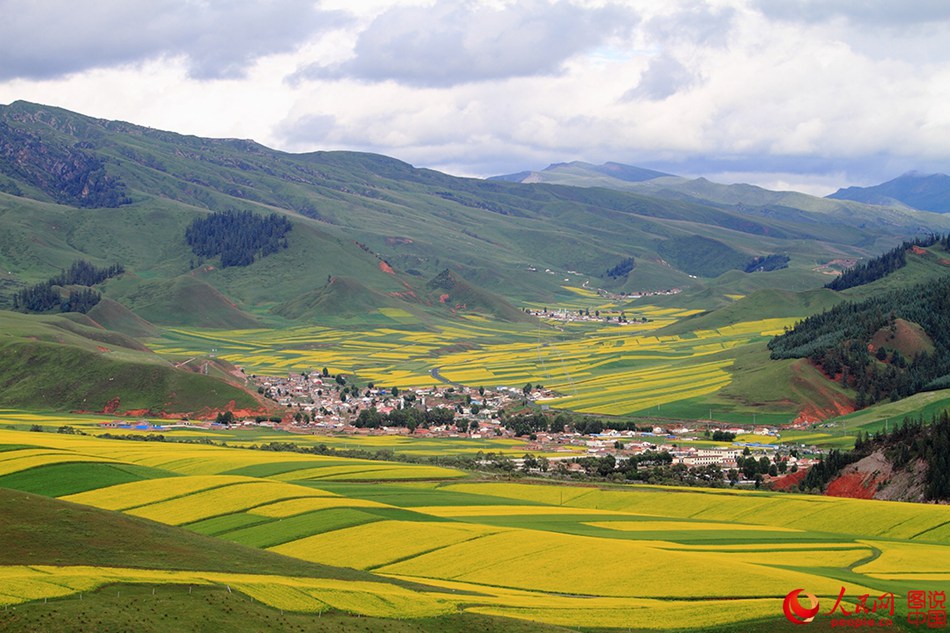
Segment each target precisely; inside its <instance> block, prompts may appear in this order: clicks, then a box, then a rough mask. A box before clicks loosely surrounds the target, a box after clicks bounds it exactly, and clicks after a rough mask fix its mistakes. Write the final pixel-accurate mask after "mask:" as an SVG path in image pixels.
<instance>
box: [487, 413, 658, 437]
mask: <svg viewBox="0 0 950 633" xmlns="http://www.w3.org/2000/svg"><path fill="white" fill-rule="evenodd" d="M501 424H502V426H504V427H505V428H506V429H508V430H509V431H512V432H513V433H514V434H515V435H516V436H519V437H520V436H523V435H532V434H534V433H562V432H564V430H565V429H567V428H571V429H573V430H574V432H575V433H580V434H581V435H597V434H598V433H603V432H604V431H605V430H608V429H610V430H615V431H646V432H652V431H653V427H652V426H643V427H638V426H637V425H636V423H635V422H632V421H628V420H600V419H598V418H592V417H587V416H578V417H573V416H571V415H570V414H569V413H565V412H559V413H557V414H556V415H553V416H552V415H550V414H545V413H543V412H541V411H535V412H534V413H530V414H525V413H519V414H516V415H509V416H505V417H503V418H502V419H501Z"/></svg>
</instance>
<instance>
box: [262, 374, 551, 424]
mask: <svg viewBox="0 0 950 633" xmlns="http://www.w3.org/2000/svg"><path fill="white" fill-rule="evenodd" d="M256 382H257V384H258V390H259V391H260V393H262V394H263V395H265V396H267V397H269V398H272V399H273V400H275V401H276V402H277V403H278V404H279V405H280V406H282V407H284V408H286V409H287V411H288V413H287V414H286V415H285V416H284V424H283V427H284V428H286V429H287V430H290V431H298V432H299V431H306V432H308V433H312V432H321V431H323V432H333V433H352V434H390V435H406V434H410V433H411V434H415V435H426V436H452V437H458V436H460V435H464V436H465V437H473V438H479V437H499V436H508V435H510V434H511V433H510V432H509V431H508V430H507V429H505V428H504V427H503V426H502V425H501V424H500V423H499V421H498V418H499V416H500V414H501V412H502V411H504V410H506V409H509V408H511V407H513V406H518V405H520V404H524V403H525V402H526V401H528V400H532V401H533V400H535V399H540V398H545V397H547V398H550V397H554V395H555V394H554V393H552V392H550V391H548V390H545V389H543V388H532V389H530V390H525V389H524V388H514V387H493V388H491V389H485V388H473V387H464V386H461V385H448V384H443V385H438V386H433V387H421V388H413V389H402V390H401V389H398V388H390V387H383V386H379V385H375V384H372V383H370V384H369V385H364V386H355V385H353V384H350V383H349V382H348V380H347V379H346V378H345V377H343V376H330V375H328V374H325V373H321V372H312V373H303V374H294V373H292V374H290V375H289V376H287V377H286V378H283V377H270V376H267V377H264V376H262V377H258V378H256ZM410 407H411V408H415V409H418V410H420V411H422V412H432V411H433V410H436V409H442V410H447V411H451V412H453V415H452V416H451V418H452V419H451V421H441V420H440V421H439V422H437V423H432V424H428V425H427V426H426V427H422V426H418V427H415V428H407V427H405V426H397V425H393V426H385V425H383V426H380V427H366V426H361V425H359V423H358V420H359V418H360V414H361V413H362V412H363V411H375V412H376V413H379V414H381V415H384V416H386V415H390V414H392V413H393V412H394V411H396V410H399V409H406V408H410ZM443 417H445V416H443Z"/></svg>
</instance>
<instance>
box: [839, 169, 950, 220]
mask: <svg viewBox="0 0 950 633" xmlns="http://www.w3.org/2000/svg"><path fill="white" fill-rule="evenodd" d="M828 197H829V198H832V199H835V200H856V201H858V202H864V203H866V204H875V205H883V206H892V207H910V208H912V209H918V210H920V211H933V212H935V213H950V176H948V175H947V174H920V173H917V172H910V173H907V174H904V175H903V176H898V177H897V178H895V179H893V180H888V181H887V182H885V183H881V184H880V185H874V186H873V187H847V188H844V189H839V190H838V191H836V192H835V193H833V194H831V195H830V196H828Z"/></svg>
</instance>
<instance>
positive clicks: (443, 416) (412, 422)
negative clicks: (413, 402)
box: [353, 407, 455, 431]
mask: <svg viewBox="0 0 950 633" xmlns="http://www.w3.org/2000/svg"><path fill="white" fill-rule="evenodd" d="M454 420H455V410H454V409H451V408H447V407H433V408H432V409H429V410H428V411H423V410H422V409H417V408H415V407H404V408H402V409H393V410H392V411H390V412H389V413H380V412H379V411H377V410H376V409H363V410H362V411H360V414H359V416H357V418H356V421H355V422H353V426H355V427H356V428H359V429H378V428H380V427H382V426H394V427H405V428H408V429H409V430H410V431H414V430H415V429H417V428H418V427H423V428H428V427H430V426H439V425H443V424H452V422H453V421H454Z"/></svg>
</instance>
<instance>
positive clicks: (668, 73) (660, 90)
mask: <svg viewBox="0 0 950 633" xmlns="http://www.w3.org/2000/svg"><path fill="white" fill-rule="evenodd" d="M693 79H694V77H693V75H692V73H690V71H689V70H688V69H687V68H686V67H685V66H683V64H681V63H679V62H678V61H676V60H675V59H673V58H672V57H671V56H670V55H668V54H663V55H659V56H657V57H655V58H654V59H653V60H652V61H651V62H650V65H649V66H648V67H647V69H646V71H645V72H644V73H643V75H642V76H641V77H640V82H639V83H638V84H637V86H636V87H635V88H632V89H631V90H628V91H627V92H626V93H625V94H624V96H623V98H624V100H625V101H630V100H633V99H651V100H654V101H658V100H662V99H666V98H667V97H669V96H671V95H674V94H676V93H677V92H679V91H680V90H682V89H683V88H686V87H688V86H689V85H690V84H691V83H692V82H693Z"/></svg>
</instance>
